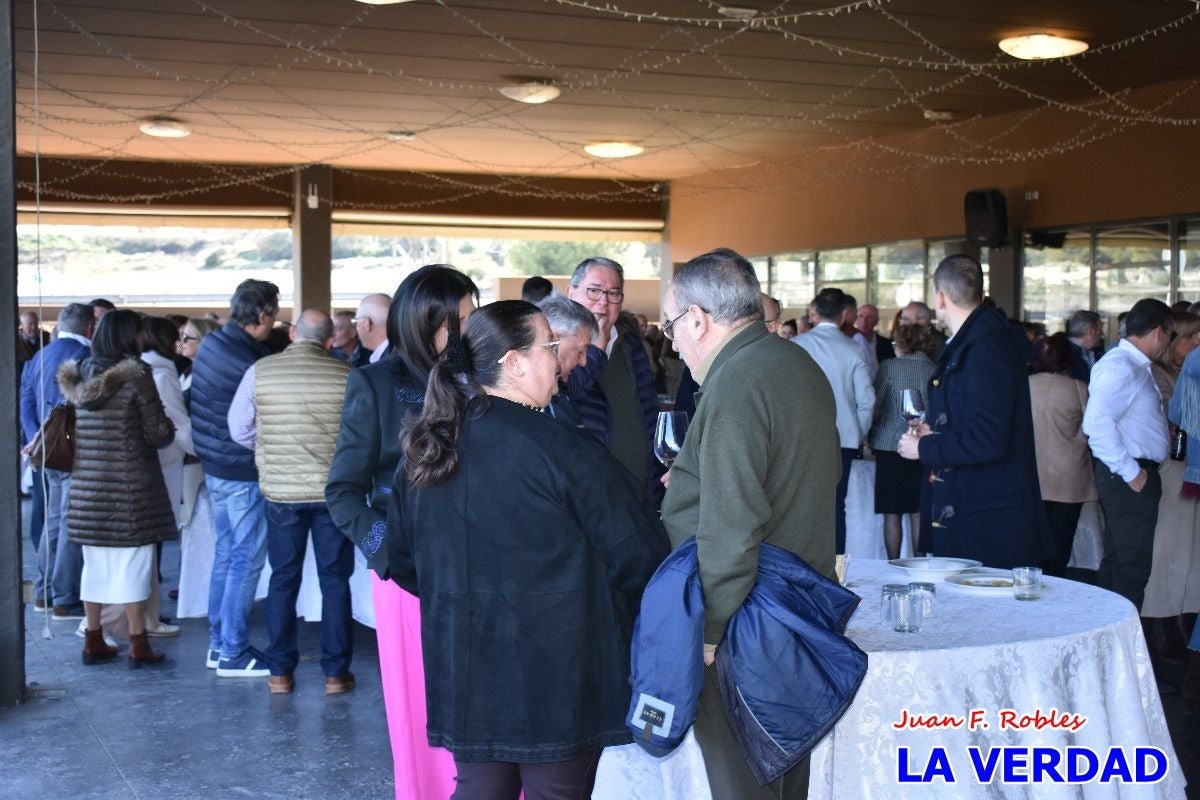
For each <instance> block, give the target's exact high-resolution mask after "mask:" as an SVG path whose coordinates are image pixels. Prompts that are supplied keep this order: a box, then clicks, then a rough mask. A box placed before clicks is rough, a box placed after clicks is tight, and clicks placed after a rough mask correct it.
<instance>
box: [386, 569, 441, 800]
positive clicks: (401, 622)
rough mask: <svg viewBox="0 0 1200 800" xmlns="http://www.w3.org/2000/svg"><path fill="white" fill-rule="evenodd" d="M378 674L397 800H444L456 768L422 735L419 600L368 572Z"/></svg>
mask: <svg viewBox="0 0 1200 800" xmlns="http://www.w3.org/2000/svg"><path fill="white" fill-rule="evenodd" d="M371 599H372V600H373V601H374V603H375V636H376V638H377V639H378V640H379V674H380V677H381V679H382V682H383V703H384V707H385V708H386V709H387V721H388V733H389V735H390V737H391V740H392V763H393V765H394V767H395V776H396V800H446V798H448V797H450V795H452V794H453V793H454V777H455V775H457V774H458V770H457V769H456V768H455V766H454V756H453V755H451V753H450V751H449V750H443V749H441V748H440V747H430V746H429V743H428V742H429V740H428V738H427V737H426V735H425V724H426V717H425V665H424V664H423V663H422V661H421V601H420V600H418V599H417V598H415V597H413V596H412V595H411V594H409V593H408V592H406V591H404V590H403V589H401V588H400V587H399V586H397V585H396V584H394V583H392V582H391V581H384V580H380V579H379V576H378V575H376V574H375V573H374V572H372V573H371Z"/></svg>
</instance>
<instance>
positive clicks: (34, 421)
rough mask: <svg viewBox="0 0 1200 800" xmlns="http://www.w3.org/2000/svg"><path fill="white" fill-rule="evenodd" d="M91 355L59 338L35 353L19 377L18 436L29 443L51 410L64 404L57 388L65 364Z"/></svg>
mask: <svg viewBox="0 0 1200 800" xmlns="http://www.w3.org/2000/svg"><path fill="white" fill-rule="evenodd" d="M91 354H92V348H90V347H88V346H87V345H86V344H84V343H83V342H79V341H76V340H75V339H69V338H66V337H60V338H58V339H55V340H54V341H53V342H51V343H50V344H48V345H46V346H45V347H43V348H42V349H41V350H38V351H37V353H35V354H34V356H33V358H31V359H30V360H29V362H28V363H27V364H26V365H25V371H24V372H22V373H21V432H22V433H24V434H25V441H26V442H30V441H32V440H33V437H34V436H35V435H36V434H37V431H38V428H39V427H41V424H42V421H43V420H45V419H46V417H48V416H50V410H51V409H53V408H54V407H55V406H56V405H58V404H59V403H61V402H62V401H63V395H62V390H61V389H59V388H58V368H59V367H60V366H62V365H63V364H64V363H65V362H67V361H81V360H83V359H85V358H87V357H88V356H90V355H91Z"/></svg>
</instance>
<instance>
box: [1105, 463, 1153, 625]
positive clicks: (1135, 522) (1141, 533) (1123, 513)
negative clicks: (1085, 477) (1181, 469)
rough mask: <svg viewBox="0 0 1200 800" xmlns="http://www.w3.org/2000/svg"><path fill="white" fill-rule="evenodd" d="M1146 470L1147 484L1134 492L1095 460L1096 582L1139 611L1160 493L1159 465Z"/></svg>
mask: <svg viewBox="0 0 1200 800" xmlns="http://www.w3.org/2000/svg"><path fill="white" fill-rule="evenodd" d="M1146 473H1147V475H1148V476H1149V477H1148V478H1147V480H1146V485H1145V486H1143V487H1142V490H1141V491H1140V492H1135V491H1134V490H1133V489H1130V488H1129V484H1127V483H1125V481H1123V480H1121V476H1120V475H1115V474H1113V473H1112V471H1111V470H1109V468H1108V467H1107V466H1105V464H1104V462H1102V461H1097V462H1096V469H1095V480H1096V491H1097V492H1099V494H1100V508H1101V509H1102V510H1103V511H1104V560H1103V561H1101V562H1100V572H1099V573H1098V574H1097V576H1096V579H1097V583H1098V584H1099V585H1100V586H1103V587H1104V588H1105V589H1110V590H1112V591H1114V592H1116V593H1117V594H1119V595H1121V596H1122V597H1124V598H1126V599H1128V600H1129V602H1131V603H1133V605H1134V606H1135V607H1136V608H1137V609H1138V611H1139V612H1140V611H1141V608H1142V598H1143V596H1144V595H1145V593H1146V582H1147V581H1149V580H1150V564H1151V561H1152V559H1153V556H1154V526H1155V525H1156V524H1157V523H1158V501H1159V498H1161V497H1162V479H1161V478H1160V477H1159V474H1158V469H1157V468H1147V469H1146Z"/></svg>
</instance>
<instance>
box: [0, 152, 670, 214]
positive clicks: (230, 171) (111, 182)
mask: <svg viewBox="0 0 1200 800" xmlns="http://www.w3.org/2000/svg"><path fill="white" fill-rule="evenodd" d="M40 171H41V201H42V202H43V203H44V204H95V203H102V204H106V205H111V206H115V207H129V208H131V209H133V208H136V209H137V210H139V211H143V212H144V211H145V210H146V208H147V207H157V208H163V209H171V208H182V207H190V208H194V207H209V208H214V209H220V208H230V209H236V208H262V207H279V208H289V207H290V206H291V204H292V177H291V175H292V169H291V168H289V167H287V166H270V165H267V166H247V165H244V164H243V165H232V164H195V163H188V164H179V163H167V162H157V161H115V160H114V161H95V160H88V159H73V158H42V160H41V165H40ZM35 174H36V171H35V165H34V159H33V158H32V157H30V156H22V157H20V158H18V162H17V176H18V181H19V183H18V188H17V199H18V202H20V203H32V202H33V201H34V200H35V185H36V181H35ZM667 196H668V190H667V185H666V184H665V183H660V182H653V181H615V180H607V179H579V178H543V177H529V176H519V175H471V174H457V173H418V172H397V171H384V170H347V169H334V172H333V189H332V203H333V207H334V208H335V209H338V210H359V211H375V212H383V213H387V212H395V213H403V214H437V215H461V216H467V217H470V216H480V217H501V216H502V217H509V218H521V217H529V218H531V219H570V220H578V219H593V220H648V221H661V220H664V219H665V218H666V211H667V208H666V204H667Z"/></svg>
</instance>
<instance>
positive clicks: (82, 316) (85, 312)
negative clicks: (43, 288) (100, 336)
mask: <svg viewBox="0 0 1200 800" xmlns="http://www.w3.org/2000/svg"><path fill="white" fill-rule="evenodd" d="M95 321H96V312H95V311H93V310H92V304H91V303H68V304H67V305H65V306H63V310H62V311H60V312H58V330H59V331H60V332H62V333H74V334H77V335H79V336H83V335H84V334H86V333H87V329H88V325H91V324H92V323H94V322H95Z"/></svg>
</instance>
